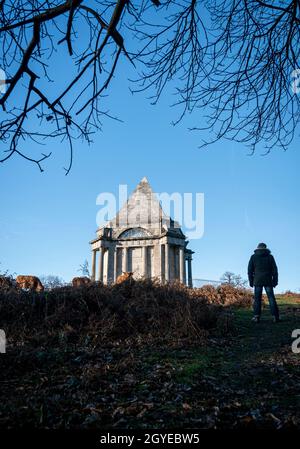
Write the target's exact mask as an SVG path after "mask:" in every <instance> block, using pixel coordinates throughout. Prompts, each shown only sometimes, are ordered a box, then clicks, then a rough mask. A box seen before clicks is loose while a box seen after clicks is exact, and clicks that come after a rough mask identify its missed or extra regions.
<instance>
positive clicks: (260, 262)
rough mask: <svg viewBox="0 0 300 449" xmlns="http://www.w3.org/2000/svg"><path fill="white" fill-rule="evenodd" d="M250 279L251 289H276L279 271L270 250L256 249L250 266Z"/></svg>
mask: <svg viewBox="0 0 300 449" xmlns="http://www.w3.org/2000/svg"><path fill="white" fill-rule="evenodd" d="M248 278H249V283H250V285H251V287H253V285H254V286H257V287H276V285H277V284H278V270H277V265H276V262H275V259H274V257H273V256H272V254H271V251H270V250H269V249H256V250H255V251H254V254H253V255H252V256H251V258H250V261H249V265H248Z"/></svg>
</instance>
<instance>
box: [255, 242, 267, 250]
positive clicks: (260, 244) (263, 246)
mask: <svg viewBox="0 0 300 449" xmlns="http://www.w3.org/2000/svg"><path fill="white" fill-rule="evenodd" d="M266 248H267V245H266V244H265V243H259V244H258V245H257V249H266Z"/></svg>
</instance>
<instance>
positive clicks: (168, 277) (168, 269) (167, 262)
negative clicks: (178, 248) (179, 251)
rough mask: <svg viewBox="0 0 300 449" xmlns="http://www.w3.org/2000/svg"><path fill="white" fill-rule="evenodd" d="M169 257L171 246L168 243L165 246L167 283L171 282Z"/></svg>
mask: <svg viewBox="0 0 300 449" xmlns="http://www.w3.org/2000/svg"><path fill="white" fill-rule="evenodd" d="M169 256H170V246H169V245H168V243H166V244H165V281H166V282H169V280H170V265H169Z"/></svg>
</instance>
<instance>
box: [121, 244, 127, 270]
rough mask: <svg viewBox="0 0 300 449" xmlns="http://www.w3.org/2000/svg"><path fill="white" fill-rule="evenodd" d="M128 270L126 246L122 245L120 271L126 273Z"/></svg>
mask: <svg viewBox="0 0 300 449" xmlns="http://www.w3.org/2000/svg"><path fill="white" fill-rule="evenodd" d="M127 271H128V247H127V246H124V248H123V254H122V272H123V273H126V272H127Z"/></svg>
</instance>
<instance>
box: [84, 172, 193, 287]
mask: <svg viewBox="0 0 300 449" xmlns="http://www.w3.org/2000/svg"><path fill="white" fill-rule="evenodd" d="M90 244H91V247H92V278H93V279H94V280H96V281H102V282H104V283H105V284H107V283H111V282H115V281H116V279H117V277H118V276H119V275H121V274H122V273H125V272H133V276H134V278H136V279H137V278H157V279H159V280H160V281H161V282H162V283H164V282H169V281H174V280H178V281H180V282H182V283H183V284H187V285H188V286H189V287H192V286H193V281H192V254H193V251H191V250H190V249H188V248H187V244H188V241H187V239H186V237H185V235H184V234H183V232H182V230H181V228H180V226H179V224H178V223H177V222H175V221H174V220H172V219H171V218H170V217H168V216H166V215H165V214H164V212H163V210H162V207H161V204H160V202H159V201H158V199H157V196H156V195H155V194H154V192H153V190H152V188H151V186H150V184H149V182H148V180H147V179H146V178H143V179H142V181H141V182H140V183H139V184H138V186H137V187H136V189H135V190H134V192H133V194H132V195H131V197H130V198H129V199H128V200H127V202H126V203H125V204H124V206H123V207H122V208H121V209H120V211H119V212H118V214H117V215H116V217H115V218H114V219H113V220H111V221H110V222H107V223H106V224H105V225H104V226H102V227H101V228H99V229H98V230H97V237H96V238H95V239H94V240H92V241H91V242H90Z"/></svg>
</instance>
